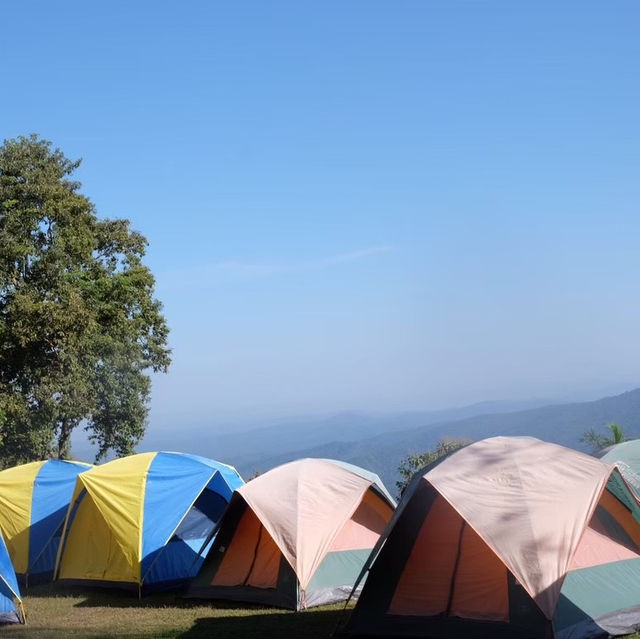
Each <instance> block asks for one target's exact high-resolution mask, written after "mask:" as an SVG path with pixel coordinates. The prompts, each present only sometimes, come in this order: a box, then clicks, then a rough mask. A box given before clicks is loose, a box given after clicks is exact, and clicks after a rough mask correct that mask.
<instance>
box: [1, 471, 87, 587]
mask: <svg viewBox="0 0 640 639" xmlns="http://www.w3.org/2000/svg"><path fill="white" fill-rule="evenodd" d="M91 467H92V466H91V464H83V463H81V462H71V461H62V460H57V459H50V460H48V461H39V462H32V463H30V464H22V465H21V466H15V467H13V468H7V469H6V470H3V471H1V472H0V533H2V535H3V536H4V539H5V541H6V544H7V549H8V551H9V556H10V557H11V560H12V562H13V566H14V568H15V571H16V573H17V574H18V576H19V577H21V578H24V579H25V580H27V579H36V580H40V581H41V580H43V579H48V578H51V576H52V575H53V569H54V567H55V563H56V555H57V553H58V544H59V542H60V533H61V532H62V524H63V523H64V520H65V516H66V514H67V509H68V507H69V502H70V501H71V496H72V495H73V489H74V487H75V485H76V477H77V476H78V473H82V472H84V471H85V470H88V469H89V468H91Z"/></svg>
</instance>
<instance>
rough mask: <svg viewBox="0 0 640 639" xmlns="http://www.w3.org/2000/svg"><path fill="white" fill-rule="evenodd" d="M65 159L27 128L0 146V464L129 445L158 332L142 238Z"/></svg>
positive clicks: (161, 344) (139, 424)
mask: <svg viewBox="0 0 640 639" xmlns="http://www.w3.org/2000/svg"><path fill="white" fill-rule="evenodd" d="M79 164H80V161H79V160H78V161H72V160H69V159H68V158H66V157H65V156H64V154H63V153H62V152H61V151H60V150H59V149H54V148H53V147H52V145H51V143H50V142H48V141H46V140H42V139H40V138H39V137H37V136H35V135H32V136H30V137H20V138H17V139H13V140H6V141H5V142H4V144H3V145H2V146H0V460H1V462H2V463H4V464H7V463H18V462H23V461H28V460H32V459H41V458H46V457H51V456H57V457H61V458H65V457H67V456H69V454H70V436H71V433H72V431H73V429H74V428H77V427H78V426H83V427H84V428H86V429H87V432H88V434H89V438H90V440H91V441H92V442H93V443H95V444H97V447H98V454H97V457H98V458H101V457H103V456H104V455H105V454H106V453H107V452H108V451H109V450H113V451H114V452H115V453H116V454H118V455H124V454H128V453H130V452H132V450H133V446H134V445H135V444H136V443H137V441H139V439H140V438H141V437H142V435H143V434H144V431H145V427H146V418H147V414H148V402H149V397H150V390H151V380H150V372H151V371H156V372H158V371H163V372H164V371H166V370H167V368H168V366H169V364H170V350H169V348H168V346H167V337H168V328H167V324H166V321H165V318H164V316H163V314H162V305H161V303H160V302H159V301H158V300H157V299H155V297H154V289H155V280H154V277H153V275H152V273H151V271H150V270H149V268H148V267H146V266H145V265H144V264H143V263H142V257H143V256H144V254H145V249H146V245H147V241H146V239H145V238H144V237H143V236H142V235H141V234H140V233H137V232H136V231H134V230H132V229H131V228H130V224H129V221H128V220H125V219H112V220H109V219H99V218H98V217H97V215H96V210H95V207H94V205H93V204H92V202H91V201H90V200H89V199H88V198H87V197H86V196H84V195H83V194H82V193H80V187H81V185H80V183H79V182H77V181H75V180H73V179H72V176H73V173H74V172H75V170H76V169H77V168H78V166H79Z"/></svg>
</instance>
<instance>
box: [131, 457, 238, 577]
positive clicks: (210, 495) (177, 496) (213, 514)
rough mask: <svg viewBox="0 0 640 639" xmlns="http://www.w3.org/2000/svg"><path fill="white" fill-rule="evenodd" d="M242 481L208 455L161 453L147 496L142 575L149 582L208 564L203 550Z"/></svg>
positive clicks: (189, 573) (182, 574)
mask: <svg viewBox="0 0 640 639" xmlns="http://www.w3.org/2000/svg"><path fill="white" fill-rule="evenodd" d="M222 473H224V475H223V474H222ZM242 483H243V482H242V479H241V478H240V477H239V476H238V474H237V473H235V472H234V471H233V469H231V468H230V467H228V466H225V465H224V464H219V463H216V462H214V461H213V460H210V459H206V458H204V457H198V456H197V455H185V454H175V453H164V452H160V453H158V454H157V455H156V457H155V458H154V460H153V461H152V462H151V466H150V467H149V473H148V475H147V486H146V493H145V501H144V520H143V521H144V524H143V539H142V566H141V578H142V580H143V581H144V583H145V584H147V585H150V584H153V583H159V582H166V583H170V582H172V581H176V580H182V579H185V578H187V577H189V576H194V575H195V574H196V573H197V570H198V568H199V566H200V563H202V558H201V557H199V556H198V551H199V550H200V549H201V547H202V544H203V543H204V541H205V539H206V538H207V537H208V536H209V534H210V533H211V532H212V530H213V529H214V528H215V526H216V525H217V523H218V520H219V519H220V516H221V515H222V512H223V511H224V509H225V507H226V505H227V502H228V500H229V499H230V498H231V494H232V493H233V490H234V489H235V488H236V487H238V486H241V485H242ZM167 541H168V543H167ZM165 544H166V545H165Z"/></svg>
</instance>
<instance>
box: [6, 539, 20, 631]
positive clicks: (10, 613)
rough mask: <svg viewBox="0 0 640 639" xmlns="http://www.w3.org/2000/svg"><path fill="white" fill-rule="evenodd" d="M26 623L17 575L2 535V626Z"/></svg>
mask: <svg viewBox="0 0 640 639" xmlns="http://www.w3.org/2000/svg"><path fill="white" fill-rule="evenodd" d="M9 623H24V609H23V608H22V599H21V598H20V589H19V588H18V580H17V579H16V573H15V572H14V571H13V566H12V564H11V559H10V558H9V553H8V552H7V547H6V546H5V543H4V539H3V538H2V535H1V534H0V625H3V624H9Z"/></svg>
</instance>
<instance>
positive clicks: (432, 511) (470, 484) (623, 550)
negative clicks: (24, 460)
mask: <svg viewBox="0 0 640 639" xmlns="http://www.w3.org/2000/svg"><path fill="white" fill-rule="evenodd" d="M638 521H640V507H639V506H638V502H637V501H636V500H635V499H634V498H633V495H632V494H631V492H630V490H629V488H628V486H627V484H626V483H625V482H624V480H623V479H622V477H621V475H620V473H619V472H618V470H617V469H615V468H614V467H612V466H609V465H607V464H604V463H602V462H601V461H599V460H597V459H594V458H593V457H589V456H587V455H583V454H582V453H578V452H575V451H572V450H569V449H567V448H563V447H562V446H557V445H555V444H548V443H545V442H541V441H539V440H537V439H533V438H528V437H513V438H510V437H494V438H491V439H486V440H483V441H480V442H477V443H475V444H472V445H470V446H467V447H466V448H463V449H461V450H459V451H458V452H456V453H454V454H452V455H450V456H449V457H447V458H445V459H444V460H442V461H441V462H440V463H436V464H435V465H432V466H430V467H427V468H426V469H424V471H421V472H420V473H418V474H417V475H416V476H415V477H414V479H413V481H412V483H411V484H410V486H409V488H408V489H407V491H406V493H405V495H404V498H403V500H402V502H401V504H400V506H399V507H398V510H397V511H396V514H395V516H394V519H393V521H392V523H391V524H390V526H389V527H388V528H387V530H386V531H385V535H384V536H383V537H382V538H381V539H380V542H379V543H380V546H379V548H380V551H379V553H378V554H377V555H376V552H375V551H374V553H372V559H371V561H372V562H373V563H372V565H371V566H370V571H369V575H368V579H367V582H366V584H365V586H364V589H363V591H362V595H361V596H360V599H359V601H358V603H357V605H356V607H355V609H354V611H353V614H352V615H351V618H350V619H349V622H348V624H347V627H346V634H347V635H349V636H354V637H355V636H357V637H382V636H386V637H389V636H393V637H431V638H442V639H449V638H451V639H453V638H455V637H466V638H469V639H473V638H480V637H483V638H484V637H497V638H507V637H509V638H517V639H525V638H526V639H536V638H540V639H551V638H555V639H578V638H580V639H586V638H592V637H600V636H608V635H619V634H627V633H630V632H633V631H634V630H635V629H636V628H638V627H640V589H639V588H638V584H639V583H640V524H638ZM383 543H384V545H382V544H383ZM366 569H367V567H365V570H366Z"/></svg>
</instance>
